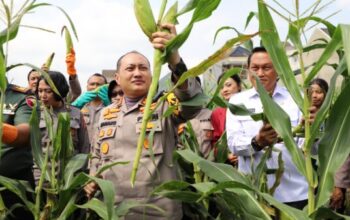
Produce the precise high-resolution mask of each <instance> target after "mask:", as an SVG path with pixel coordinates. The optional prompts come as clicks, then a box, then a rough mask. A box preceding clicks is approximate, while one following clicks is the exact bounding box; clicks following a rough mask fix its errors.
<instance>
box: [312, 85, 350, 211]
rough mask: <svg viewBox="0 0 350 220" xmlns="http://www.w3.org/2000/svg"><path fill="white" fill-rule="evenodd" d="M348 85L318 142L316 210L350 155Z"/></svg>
mask: <svg viewBox="0 0 350 220" xmlns="http://www.w3.org/2000/svg"><path fill="white" fill-rule="evenodd" d="M349 94H350V84H348V85H347V86H346V87H345V88H344V89H343V91H342V92H341V94H340V95H339V96H338V98H337V100H336V102H335V103H334V106H333V107H332V109H331V111H330V115H329V118H328V123H326V127H325V134H324V135H323V137H322V138H321V140H320V143H319V148H318V155H319V168H318V173H319V174H320V181H319V188H318V189H319V190H318V194H317V197H316V208H318V207H321V206H322V205H324V204H325V203H326V202H327V201H328V200H329V196H330V194H331V191H332V189H333V183H334V182H333V181H334V179H333V178H334V173H335V172H336V170H337V169H338V168H339V167H340V166H341V165H342V164H343V163H344V161H345V159H346V158H347V157H348V155H349V153H350V148H349V143H350V136H349V129H350V102H349V101H348V100H349V98H348V96H349Z"/></svg>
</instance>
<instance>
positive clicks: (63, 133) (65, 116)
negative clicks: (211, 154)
mask: <svg viewBox="0 0 350 220" xmlns="http://www.w3.org/2000/svg"><path fill="white" fill-rule="evenodd" d="M69 127H70V116H69V113H68V112H64V113H59V115H58V121H57V131H56V134H55V137H54V141H53V146H54V148H53V149H54V151H53V154H52V158H53V159H55V160H58V158H59V159H60V162H61V164H62V168H63V169H64V167H65V165H66V163H67V158H68V157H70V156H71V155H72V153H73V148H72V146H71V145H70V143H71V142H70V141H69V140H70V139H71V134H70V130H69V129H67V128H69Z"/></svg>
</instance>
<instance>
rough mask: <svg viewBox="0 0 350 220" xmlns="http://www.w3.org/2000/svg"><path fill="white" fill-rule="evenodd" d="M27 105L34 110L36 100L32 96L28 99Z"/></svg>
mask: <svg viewBox="0 0 350 220" xmlns="http://www.w3.org/2000/svg"><path fill="white" fill-rule="evenodd" d="M26 103H27V105H28V106H29V107H30V108H33V107H34V106H35V104H36V98H35V97H34V96H32V95H30V96H27V97H26Z"/></svg>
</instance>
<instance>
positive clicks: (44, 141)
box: [34, 71, 90, 183]
mask: <svg viewBox="0 0 350 220" xmlns="http://www.w3.org/2000/svg"><path fill="white" fill-rule="evenodd" d="M47 74H48V77H50V79H51V80H52V83H53V85H54V86H55V87H56V89H57V90H56V91H55V89H53V88H52V87H51V86H50V84H49V82H48V79H47V78H45V77H44V76H41V78H40V79H39V81H38V84H37V89H36V94H37V97H38V98H39V100H40V103H41V114H40V121H39V128H40V132H41V146H42V149H43V152H44V153H45V154H46V153H49V154H51V153H52V152H51V150H52V149H49V148H48V146H49V145H50V144H52V143H53V141H52V140H51V139H50V131H49V127H48V126H47V123H46V119H45V117H46V114H45V112H44V111H45V107H46V108H48V109H49V110H48V113H49V117H51V120H52V126H53V128H54V130H56V129H57V124H58V117H59V114H60V113H65V112H68V113H69V116H70V134H71V137H72V142H73V143H72V144H73V149H71V150H72V152H70V153H67V154H68V155H69V154H70V155H75V154H78V153H89V150H90V142H89V137H88V131H87V127H86V124H85V121H84V118H83V115H82V113H81V112H80V110H79V109H78V108H75V107H73V106H71V105H68V104H67V103H66V102H65V98H66V96H67V94H68V92H69V86H68V83H67V80H66V79H65V77H64V75H63V74H62V73H60V72H56V71H48V72H47ZM65 147H67V152H69V146H65ZM61 159H62V158H61ZM40 175H41V170H40V169H39V167H38V166H36V165H35V166H34V178H35V181H36V183H38V181H39V179H40Z"/></svg>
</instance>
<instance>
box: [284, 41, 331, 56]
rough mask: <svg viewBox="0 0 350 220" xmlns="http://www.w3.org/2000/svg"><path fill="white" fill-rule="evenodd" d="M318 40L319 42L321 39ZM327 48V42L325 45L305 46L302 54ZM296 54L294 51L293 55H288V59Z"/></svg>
mask: <svg viewBox="0 0 350 220" xmlns="http://www.w3.org/2000/svg"><path fill="white" fill-rule="evenodd" d="M318 40H321V39H318ZM326 47H327V42H325V43H319V44H312V45H310V46H306V47H304V48H303V53H306V52H310V51H313V50H316V49H324V48H326ZM297 54H298V51H295V52H294V53H292V54H291V55H289V56H290V57H293V56H296V55H297Z"/></svg>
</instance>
